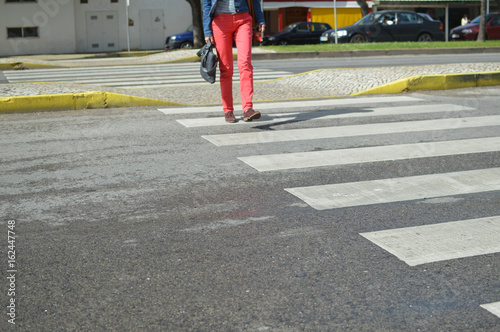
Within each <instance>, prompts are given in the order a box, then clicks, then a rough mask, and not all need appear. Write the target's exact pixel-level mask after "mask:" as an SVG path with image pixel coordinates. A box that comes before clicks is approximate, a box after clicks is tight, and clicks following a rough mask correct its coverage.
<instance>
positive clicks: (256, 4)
mask: <svg viewBox="0 0 500 332" xmlns="http://www.w3.org/2000/svg"><path fill="white" fill-rule="evenodd" d="M253 9H254V11H255V18H256V19H257V23H258V24H266V21H265V20H264V12H263V11H262V7H261V5H260V0H253Z"/></svg>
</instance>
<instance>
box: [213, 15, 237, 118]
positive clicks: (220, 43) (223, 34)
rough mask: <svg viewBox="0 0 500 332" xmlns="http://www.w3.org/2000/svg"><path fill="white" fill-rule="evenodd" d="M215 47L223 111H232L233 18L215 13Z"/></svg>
mask: <svg viewBox="0 0 500 332" xmlns="http://www.w3.org/2000/svg"><path fill="white" fill-rule="evenodd" d="M212 30H213V34H214V40H215V48H216V50H217V56H218V57H219V69H220V90H221V97H222V109H223V110H224V113H228V112H232V111H233V31H234V27H233V18H232V15H224V14H222V15H217V16H216V17H215V18H214V20H213V23H212Z"/></svg>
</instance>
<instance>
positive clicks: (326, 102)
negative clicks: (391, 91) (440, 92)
mask: <svg viewBox="0 0 500 332" xmlns="http://www.w3.org/2000/svg"><path fill="white" fill-rule="evenodd" d="M416 101H421V99H417V98H413V97H405V96H394V97H364V98H359V97H357V98H336V99H321V100H300V101H288V102H275V103H254V108H255V109H256V110H258V111H262V110H270V109H280V108H283V109H289V108H304V107H322V106H330V107H331V106H345V105H364V104H369V105H372V104H373V103H397V102H416ZM158 111H160V112H162V113H164V114H167V115H170V114H192V113H211V112H221V111H222V106H210V107H205V106H197V107H176V108H160V109H158Z"/></svg>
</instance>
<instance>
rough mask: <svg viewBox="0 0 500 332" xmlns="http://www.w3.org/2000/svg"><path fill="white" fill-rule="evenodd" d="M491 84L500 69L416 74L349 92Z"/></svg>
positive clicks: (498, 77)
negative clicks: (495, 70) (480, 71)
mask: <svg viewBox="0 0 500 332" xmlns="http://www.w3.org/2000/svg"><path fill="white" fill-rule="evenodd" d="M493 85H500V71H497V72H482V73H467V74H439V75H416V76H410V77H407V78H403V79H401V80H397V81H394V82H390V83H387V84H382V85H379V86H377V87H374V88H371V89H367V90H363V91H360V92H355V93H352V94H350V96H360V95H368V94H392V93H401V92H415V91H424V90H448V89H460V88H472V87H482V86H493Z"/></svg>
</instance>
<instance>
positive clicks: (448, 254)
mask: <svg viewBox="0 0 500 332" xmlns="http://www.w3.org/2000/svg"><path fill="white" fill-rule="evenodd" d="M361 235H362V236H363V237H365V238H366V239H368V240H369V241H371V242H373V243H375V244H376V245H378V246H379V247H381V248H382V249H384V250H386V251H388V252H390V253H391V254H393V255H394V256H396V257H397V258H399V259H400V260H402V261H404V262H405V263H406V264H408V265H410V266H415V265H420V264H427V263H432V262H440V261H445V260H449V259H457V258H464V257H472V256H479V255H486V254H493V253H498V252H500V241H499V239H500V216H494V217H487V218H480V219H470V220H462V221H453V222H446V223H441V224H433V225H425V226H417V227H407V228H398V229H391V230H384V231H378V232H370V233H361ZM497 309H499V308H497Z"/></svg>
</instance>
